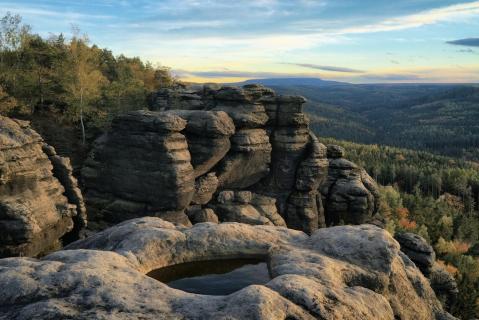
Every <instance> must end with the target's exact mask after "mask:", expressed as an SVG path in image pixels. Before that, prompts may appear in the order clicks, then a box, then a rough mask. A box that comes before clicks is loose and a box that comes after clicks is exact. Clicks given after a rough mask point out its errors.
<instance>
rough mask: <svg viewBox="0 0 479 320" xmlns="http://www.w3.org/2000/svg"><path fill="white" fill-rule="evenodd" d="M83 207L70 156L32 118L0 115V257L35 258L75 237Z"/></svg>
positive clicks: (82, 219)
mask: <svg viewBox="0 0 479 320" xmlns="http://www.w3.org/2000/svg"><path fill="white" fill-rule="evenodd" d="M85 226H86V217H85V207H84V205H83V199H82V195H81V192H80V190H79V189H78V186H77V181H76V179H75V178H74V177H73V175H72V168H71V166H70V162H69V161H68V159H65V158H62V157H60V156H58V155H56V153H55V150H54V149H53V148H52V147H50V146H48V145H46V144H44V142H43V140H42V138H41V137H40V136H39V135H38V134H37V133H36V132H35V131H34V130H32V129H31V128H30V125H29V123H28V122H25V121H20V120H13V119H10V118H7V117H2V116H0V257H5V256H36V255H39V254H41V253H45V252H48V251H49V250H51V249H55V248H59V247H60V246H61V245H62V242H63V240H65V239H66V238H67V239H68V240H76V239H78V237H79V236H80V233H81V232H82V230H83V229H84V227H85Z"/></svg>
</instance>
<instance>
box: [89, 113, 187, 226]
mask: <svg viewBox="0 0 479 320" xmlns="http://www.w3.org/2000/svg"><path fill="white" fill-rule="evenodd" d="M186 126H187V121H186V120H184V119H183V118H181V117H179V116H178V115H176V114H174V113H154V112H148V111H136V112H129V113H127V114H123V115H121V116H118V117H117V118H115V119H114V120H113V123H112V130H111V131H110V132H109V133H107V134H105V135H104V136H102V137H100V138H99V139H98V140H97V141H96V142H95V146H94V148H93V151H92V153H91V156H90V158H89V159H88V160H87V161H86V162H85V166H84V168H83V169H82V178H83V181H84V184H85V186H86V199H87V204H88V206H89V215H90V217H91V219H92V220H93V221H96V222H97V221H101V222H107V223H110V224H114V223H117V222H120V221H123V220H126V219H130V218H134V217H138V216H148V215H150V216H162V217H165V218H167V219H169V220H173V221H176V222H179V223H186V224H187V223H189V222H188V218H187V217H186V215H185V214H184V209H185V208H186V207H187V206H188V205H189V204H190V202H191V200H192V199H193V196H194V195H195V171H194V168H193V166H192V164H191V155H190V152H189V150H188V143H187V139H186V137H185V135H183V134H182V133H180V131H182V130H184V129H185V128H186Z"/></svg>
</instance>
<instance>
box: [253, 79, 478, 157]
mask: <svg viewBox="0 0 479 320" xmlns="http://www.w3.org/2000/svg"><path fill="white" fill-rule="evenodd" d="M308 81H310V84H305V83H307V82H308ZM245 83H262V84H264V85H266V86H269V87H271V88H272V89H274V90H275V91H276V92H278V93H280V94H299V95H302V96H304V97H306V98H307V99H308V102H307V104H306V107H305V110H306V112H308V113H309V114H310V117H311V120H312V123H311V126H312V128H313V129H314V130H315V132H316V133H317V134H318V135H320V136H323V137H333V138H336V139H343V140H349V141H354V142H358V143H378V144H386V145H391V146H397V147H404V148H411V149H416V150H427V151H430V152H434V153H436V154H443V155H448V156H454V157H459V158H464V159H469V160H474V161H479V86H477V85H467V84H464V85H463V84H461V85H457V84H349V83H342V82H334V81H326V80H321V79H313V78H309V79H303V78H292V79H263V80H248V81H246V82H245Z"/></svg>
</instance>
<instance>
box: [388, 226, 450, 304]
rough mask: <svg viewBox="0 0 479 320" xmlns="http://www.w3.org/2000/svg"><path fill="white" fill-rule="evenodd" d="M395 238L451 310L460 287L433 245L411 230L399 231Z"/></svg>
mask: <svg viewBox="0 0 479 320" xmlns="http://www.w3.org/2000/svg"><path fill="white" fill-rule="evenodd" d="M394 238H395V239H396V241H398V243H399V244H400V246H401V251H402V252H404V253H405V254H406V255H407V256H408V257H409V259H411V260H412V262H414V264H415V265H416V266H417V267H418V268H419V270H421V272H422V273H423V274H424V276H426V277H427V278H428V279H429V281H430V283H431V287H432V289H433V290H434V292H435V293H436V296H437V297H438V298H439V300H440V301H441V302H442V304H443V305H444V307H445V308H446V310H449V308H450V307H451V306H452V305H453V303H454V302H455V300H456V298H457V294H458V293H459V289H458V287H457V283H456V280H455V279H454V277H453V276H452V275H451V274H450V273H449V272H447V270H446V269H445V268H444V267H443V266H442V265H440V264H439V263H437V262H436V253H435V252H434V249H433V248H432V246H430V245H429V244H428V243H427V241H426V240H425V239H424V238H423V237H421V236H420V235H417V234H415V233H411V232H400V233H397V234H395V236H394Z"/></svg>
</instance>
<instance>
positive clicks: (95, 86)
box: [0, 13, 174, 142]
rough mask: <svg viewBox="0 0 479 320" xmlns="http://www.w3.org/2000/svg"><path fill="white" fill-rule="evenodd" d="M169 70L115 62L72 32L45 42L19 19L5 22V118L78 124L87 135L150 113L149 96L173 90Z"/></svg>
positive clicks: (0, 25) (1, 23)
mask: <svg viewBox="0 0 479 320" xmlns="http://www.w3.org/2000/svg"><path fill="white" fill-rule="evenodd" d="M173 83H174V79H173V78H172V77H171V75H170V72H169V70H168V68H165V67H161V66H153V65H152V64H151V63H149V62H143V61H141V59H139V58H137V57H134V58H129V57H125V56H124V55H118V56H115V55H113V53H112V52H111V51H110V50H108V49H100V48H99V47H98V46H96V45H92V44H90V41H89V39H88V36H87V35H85V34H82V33H81V32H80V30H79V29H78V28H77V27H72V37H71V38H70V39H68V40H67V39H66V37H65V36H64V35H63V34H59V35H50V36H49V37H48V38H43V37H41V36H40V35H38V34H34V33H33V32H32V29H31V27H30V26H29V25H26V24H24V23H22V18H21V17H20V16H19V15H13V14H11V13H8V14H7V15H6V16H4V17H3V18H1V20H0V114H3V115H9V116H15V117H18V118H26V119H34V118H35V116H36V115H38V114H42V113H46V114H48V118H49V120H50V121H55V122H58V123H67V124H74V125H76V126H78V127H80V128H81V129H82V130H81V131H82V140H83V142H85V138H86V133H85V131H86V128H87V127H93V128H95V127H102V126H105V125H108V122H109V120H110V119H111V118H112V117H113V116H114V115H115V114H117V113H118V112H122V111H126V110H132V109H142V108H146V107H147V99H148V95H149V93H151V92H153V91H155V90H158V89H159V88H161V87H167V86H171V85H172V84H173Z"/></svg>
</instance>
